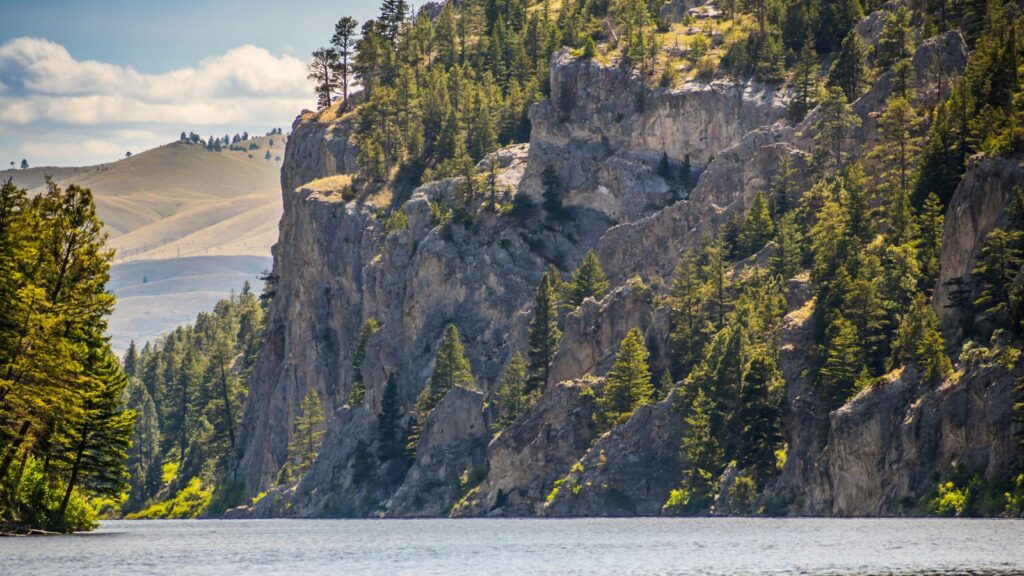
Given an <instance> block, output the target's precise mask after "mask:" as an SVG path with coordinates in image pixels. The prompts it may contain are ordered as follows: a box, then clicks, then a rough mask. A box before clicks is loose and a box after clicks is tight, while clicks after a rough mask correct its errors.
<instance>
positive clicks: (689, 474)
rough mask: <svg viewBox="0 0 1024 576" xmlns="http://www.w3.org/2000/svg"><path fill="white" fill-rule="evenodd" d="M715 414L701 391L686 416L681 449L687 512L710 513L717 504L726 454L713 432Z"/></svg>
mask: <svg viewBox="0 0 1024 576" xmlns="http://www.w3.org/2000/svg"><path fill="white" fill-rule="evenodd" d="M713 410H714V407H713V406H712V403H711V401H710V399H709V398H708V397H707V395H706V394H704V391H703V390H700V389H699V388H698V389H697V392H696V394H695V395H694V398H693V403H692V404H691V405H690V410H689V414H688V415H687V416H686V427H685V431H684V432H683V439H682V442H681V445H680V452H681V454H682V457H683V461H684V464H683V483H682V484H683V487H682V489H683V491H684V494H685V496H684V500H685V502H684V503H683V510H684V511H685V512H689V513H698V514H699V513H704V512H707V511H708V509H709V508H710V507H711V505H712V503H713V502H714V497H715V492H716V489H717V485H718V476H719V474H720V473H721V469H722V459H723V458H724V454H723V453H722V448H721V446H719V444H718V440H717V439H716V438H715V436H714V434H713V432H712V429H711V413H712V411H713Z"/></svg>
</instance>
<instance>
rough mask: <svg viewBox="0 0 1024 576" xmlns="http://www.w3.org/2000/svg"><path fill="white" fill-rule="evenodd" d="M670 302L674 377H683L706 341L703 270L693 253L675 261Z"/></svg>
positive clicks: (670, 337) (697, 357) (670, 336)
mask: <svg viewBox="0 0 1024 576" xmlns="http://www.w3.org/2000/svg"><path fill="white" fill-rule="evenodd" d="M670 302H671V309H670V311H669V319H670V321H671V324H672V332H671V333H670V335H669V344H670V346H671V350H672V367H673V371H674V372H675V374H677V375H679V376H682V375H685V374H687V373H688V372H689V370H690V368H691V367H692V366H693V365H694V364H696V363H697V360H698V359H699V355H700V352H701V350H702V349H703V348H704V343H705V341H706V339H705V332H704V315H703V313H702V305H703V300H702V295H701V279H700V267H699V266H698V263H697V258H696V255H695V254H694V252H693V251H686V252H684V253H683V254H681V255H680V256H679V260H677V261H676V267H675V271H674V272H673V274H672V292H671V300H670Z"/></svg>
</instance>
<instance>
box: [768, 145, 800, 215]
mask: <svg viewBox="0 0 1024 576" xmlns="http://www.w3.org/2000/svg"><path fill="white" fill-rule="evenodd" d="M795 178H796V168H794V167H793V160H792V159H791V158H790V156H789V154H783V155H782V157H781V158H779V167H778V169H777V170H776V171H775V174H774V175H773V176H772V180H771V184H769V187H768V188H769V190H768V197H769V200H770V203H771V214H772V216H781V215H782V214H785V213H786V212H788V211H789V210H790V208H793V207H794V206H795V205H796V196H797V193H798V190H797V185H796V182H795V181H794V180H795Z"/></svg>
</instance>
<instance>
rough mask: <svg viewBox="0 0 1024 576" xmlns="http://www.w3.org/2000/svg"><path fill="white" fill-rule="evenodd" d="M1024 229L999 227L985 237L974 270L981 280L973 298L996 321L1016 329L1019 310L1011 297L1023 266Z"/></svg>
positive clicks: (998, 323)
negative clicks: (976, 294) (977, 294)
mask: <svg viewBox="0 0 1024 576" xmlns="http://www.w3.org/2000/svg"><path fill="white" fill-rule="evenodd" d="M1022 247H1024V232H1021V231H1019V230H1007V229H1003V228H997V229H995V230H993V231H992V232H989V234H988V235H987V236H986V237H985V240H984V241H983V242H982V244H981V249H980V250H979V252H978V259H977V261H976V262H975V265H974V270H973V271H972V274H973V276H974V278H975V279H976V280H977V282H978V286H979V289H980V290H979V291H980V296H979V297H978V299H977V300H975V301H974V306H976V307H977V308H978V309H980V311H981V312H982V313H983V314H985V315H987V316H989V317H990V318H991V319H993V320H994V321H995V322H996V324H997V325H1001V326H1009V327H1011V328H1014V329H1017V326H1018V325H1019V322H1015V320H1019V318H1017V317H1018V316H1019V311H1018V310H1016V309H1015V308H1016V306H1014V301H1013V299H1012V298H1011V288H1012V287H1013V283H1014V280H1015V278H1016V277H1017V275H1018V274H1020V271H1021V266H1022V265H1024V256H1022Z"/></svg>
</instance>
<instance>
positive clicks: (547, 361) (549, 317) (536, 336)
mask: <svg viewBox="0 0 1024 576" xmlns="http://www.w3.org/2000/svg"><path fill="white" fill-rule="evenodd" d="M559 281H560V280H559V279H558V278H557V277H556V278H552V273H551V272H548V273H545V274H544V275H543V276H541V279H540V284H539V285H538V286H537V292H536V297H535V299H534V302H535V303H534V308H533V320H531V321H530V351H529V354H528V359H529V379H528V380H527V391H528V392H533V391H534V390H540V391H543V390H544V388H545V387H546V386H547V384H548V374H549V370H550V367H551V361H552V360H553V359H554V357H555V352H556V351H557V350H558V341H559V339H560V338H561V337H562V333H561V331H560V330H559V329H558V294H557V292H558V290H557V287H556V285H555V283H556V282H559Z"/></svg>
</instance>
